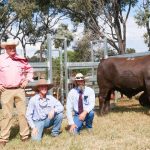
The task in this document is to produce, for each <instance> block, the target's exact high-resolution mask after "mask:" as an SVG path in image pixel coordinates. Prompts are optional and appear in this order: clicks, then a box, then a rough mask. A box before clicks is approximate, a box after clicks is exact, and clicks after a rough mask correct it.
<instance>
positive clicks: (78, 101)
mask: <svg viewBox="0 0 150 150" xmlns="http://www.w3.org/2000/svg"><path fill="white" fill-rule="evenodd" d="M75 85H76V86H75V88H73V89H72V90H70V92H69V93H68V97H67V105H66V109H67V118H68V123H69V125H70V129H69V131H70V132H71V133H73V134H79V133H80V130H81V128H82V126H83V122H85V125H86V128H87V129H88V131H91V129H92V123H93V118H94V111H93V109H94V106H95V93H94V90H93V89H91V88H90V87H87V86H85V78H84V76H83V74H81V73H77V74H76V76H75ZM72 112H74V116H73V115H72Z"/></svg>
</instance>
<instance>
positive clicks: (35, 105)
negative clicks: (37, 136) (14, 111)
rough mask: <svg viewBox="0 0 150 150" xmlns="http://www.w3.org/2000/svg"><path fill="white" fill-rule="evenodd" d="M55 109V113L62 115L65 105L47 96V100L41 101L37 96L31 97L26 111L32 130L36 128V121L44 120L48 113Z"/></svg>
mask: <svg viewBox="0 0 150 150" xmlns="http://www.w3.org/2000/svg"><path fill="white" fill-rule="evenodd" d="M52 109H54V110H55V113H61V112H63V110H64V107H63V105H62V104H61V103H60V102H59V101H58V100H57V99H56V98H55V97H53V96H51V95H46V98H44V99H42V100H41V99H40V95H39V94H36V95H35V96H33V97H31V99H30V100H29V104H28V107H27V111H26V118H27V121H28V123H29V125H30V127H31V128H35V124H34V121H38V120H44V119H46V118H47V117H48V113H49V112H50V111H51V110H52Z"/></svg>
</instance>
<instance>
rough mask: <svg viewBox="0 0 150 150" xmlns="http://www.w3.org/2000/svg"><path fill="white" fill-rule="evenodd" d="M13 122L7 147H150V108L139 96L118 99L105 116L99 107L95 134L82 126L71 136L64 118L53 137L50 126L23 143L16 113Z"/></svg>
mask: <svg viewBox="0 0 150 150" xmlns="http://www.w3.org/2000/svg"><path fill="white" fill-rule="evenodd" d="M0 111H1V110H0ZM14 124H15V125H14V127H13V129H12V132H11V137H10V141H9V143H8V144H7V145H6V146H5V148H4V149H6V150H150V112H149V110H148V109H146V108H143V107H141V106H140V105H139V104H138V101H136V100H122V101H119V102H118V103H117V104H116V107H114V108H113V109H112V110H111V112H110V113H109V114H107V115H105V116H103V117H100V116H99V114H98V111H96V113H95V118H94V123H93V126H94V128H93V129H94V131H93V134H89V133H88V132H87V131H86V129H83V131H82V132H81V134H80V135H78V136H71V135H70V134H69V133H68V132H67V131H66V130H65V127H66V126H67V120H66V118H65V119H64V120H63V124H62V130H63V132H62V134H61V135H60V136H59V137H56V138H53V137H51V136H50V134H49V133H50V129H47V130H46V131H45V133H44V137H43V139H42V141H41V142H39V143H38V142H33V141H31V140H29V141H28V142H26V143H22V142H21V141H20V139H19V133H18V131H19V129H18V121H17V118H16V117H15V118H14Z"/></svg>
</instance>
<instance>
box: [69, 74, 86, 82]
mask: <svg viewBox="0 0 150 150" xmlns="http://www.w3.org/2000/svg"><path fill="white" fill-rule="evenodd" d="M88 80H89V77H84V76H83V74H82V73H77V74H76V76H75V77H72V78H71V79H70V81H71V82H75V81H88Z"/></svg>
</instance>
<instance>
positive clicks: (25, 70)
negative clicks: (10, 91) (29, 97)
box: [0, 53, 33, 88]
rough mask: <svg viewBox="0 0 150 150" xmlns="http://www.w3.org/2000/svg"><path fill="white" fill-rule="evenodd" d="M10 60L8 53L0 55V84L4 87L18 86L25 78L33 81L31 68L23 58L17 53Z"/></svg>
mask: <svg viewBox="0 0 150 150" xmlns="http://www.w3.org/2000/svg"><path fill="white" fill-rule="evenodd" d="M15 57H16V59H15V60H12V59H11V58H10V57H9V55H8V54H7V53H6V54H2V55H0V84H2V85H3V86H4V87H7V88H8V87H18V86H19V85H20V84H21V83H22V82H23V81H24V80H25V79H28V80H29V81H33V79H32V78H33V69H32V67H31V66H30V64H29V63H28V62H27V61H26V59H25V58H23V57H20V56H18V55H16V56H15Z"/></svg>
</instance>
